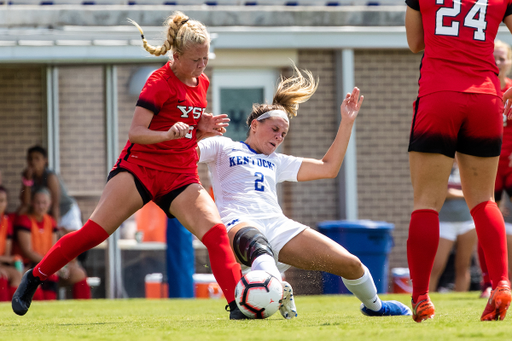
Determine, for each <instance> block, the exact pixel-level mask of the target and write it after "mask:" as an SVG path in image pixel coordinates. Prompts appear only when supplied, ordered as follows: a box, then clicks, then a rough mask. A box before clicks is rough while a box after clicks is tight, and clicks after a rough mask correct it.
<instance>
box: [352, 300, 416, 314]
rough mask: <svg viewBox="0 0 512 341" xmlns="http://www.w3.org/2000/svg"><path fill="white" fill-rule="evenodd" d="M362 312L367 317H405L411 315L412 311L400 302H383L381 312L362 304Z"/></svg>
mask: <svg viewBox="0 0 512 341" xmlns="http://www.w3.org/2000/svg"><path fill="white" fill-rule="evenodd" d="M360 309H361V312H362V313H363V315H366V316H404V315H411V314H412V313H411V309H409V307H408V306H406V305H405V304H403V303H401V302H398V301H382V307H381V308H380V310H379V311H375V310H371V309H368V308H367V307H366V306H365V305H364V304H363V303H361V308H360Z"/></svg>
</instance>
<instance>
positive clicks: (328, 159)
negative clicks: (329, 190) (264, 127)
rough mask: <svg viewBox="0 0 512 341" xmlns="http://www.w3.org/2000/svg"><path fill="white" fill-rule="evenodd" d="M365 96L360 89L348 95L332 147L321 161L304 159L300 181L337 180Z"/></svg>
mask: <svg viewBox="0 0 512 341" xmlns="http://www.w3.org/2000/svg"><path fill="white" fill-rule="evenodd" d="M363 100H364V96H360V91H359V89H358V88H354V90H352V93H348V94H347V95H346V96H345V99H344V100H343V103H342V104H341V107H340V114H341V122H340V126H339V128H338V133H337V134H336V138H335V139H334V141H333V143H332V144H331V147H329V150H327V153H325V155H324V157H323V158H322V159H321V160H317V159H304V160H303V161H302V165H301V166H300V169H299V173H298V174H297V180H298V181H309V180H317V179H327V178H335V177H336V176H337V175H338V172H339V171H340V168H341V164H342V162H343V159H344V158H345V153H346V152H347V146H348V142H349V140H350V135H351V134H352V127H353V126H354V122H355V119H356V117H357V114H358V113H359V109H360V108H361V105H362V104H363Z"/></svg>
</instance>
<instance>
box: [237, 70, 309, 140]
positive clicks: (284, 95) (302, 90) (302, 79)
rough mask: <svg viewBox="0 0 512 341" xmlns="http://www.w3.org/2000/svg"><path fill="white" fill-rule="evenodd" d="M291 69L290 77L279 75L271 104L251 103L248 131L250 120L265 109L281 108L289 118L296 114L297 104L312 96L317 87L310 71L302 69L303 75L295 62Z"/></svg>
mask: <svg viewBox="0 0 512 341" xmlns="http://www.w3.org/2000/svg"><path fill="white" fill-rule="evenodd" d="M293 71H294V75H293V76H292V77H290V78H284V77H283V76H281V80H280V81H279V84H278V85H277V90H276V93H275V94H274V98H273V99H272V104H253V106H252V112H251V114H250V115H249V117H248V118H247V125H248V126H249V132H250V127H251V122H252V121H253V120H254V119H256V118H258V117H260V116H261V115H263V114H264V113H266V112H267V111H271V110H283V111H285V112H286V113H287V114H288V117H290V118H292V117H295V116H297V110H298V109H299V104H300V103H304V102H306V101H307V100H308V99H309V98H310V97H311V96H313V94H314V93H315V91H316V89H317V88H318V81H317V80H315V78H314V77H313V74H312V73H311V71H308V70H303V72H304V74H305V76H304V75H303V74H302V72H301V71H300V70H299V69H298V68H297V66H295V64H293ZM249 132H248V133H247V135H249Z"/></svg>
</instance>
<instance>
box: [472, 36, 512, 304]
mask: <svg viewBox="0 0 512 341" xmlns="http://www.w3.org/2000/svg"><path fill="white" fill-rule="evenodd" d="M494 60H495V61H496V65H497V66H498V69H499V70H500V73H499V74H498V78H499V80H500V87H501V91H502V92H505V91H507V90H508V89H510V88H511V87H512V79H510V78H508V77H507V74H508V73H509V71H510V67H511V66H512V49H511V48H510V45H508V44H506V43H504V42H502V41H500V40H496V41H495V42H494ZM503 191H506V192H507V194H508V195H509V197H510V196H512V119H508V118H507V117H506V116H505V115H503V142H502V144H501V154H500V161H499V164H498V174H497V176H496V182H495V185H494V199H495V200H496V204H497V205H498V207H499V206H500V201H501V198H502V195H503ZM509 230H510V227H509V224H506V231H507V249H508V250H511V249H512V234H511V232H512V231H509ZM511 257H512V252H509V254H508V266H509V271H508V273H509V279H510V274H511V273H512V271H511V269H510V266H511V265H512V259H511ZM478 260H479V263H480V268H481V270H482V294H481V295H480V297H482V298H488V297H489V296H490V294H491V287H492V286H491V279H490V278H489V273H488V270H487V263H486V261H485V256H484V252H483V250H482V247H481V246H480V243H479V244H478Z"/></svg>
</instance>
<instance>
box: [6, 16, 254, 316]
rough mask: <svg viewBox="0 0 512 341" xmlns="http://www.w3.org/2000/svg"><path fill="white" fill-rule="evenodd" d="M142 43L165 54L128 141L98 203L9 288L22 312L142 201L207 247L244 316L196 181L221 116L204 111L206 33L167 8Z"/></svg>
mask: <svg viewBox="0 0 512 341" xmlns="http://www.w3.org/2000/svg"><path fill="white" fill-rule="evenodd" d="M132 23H134V24H135V25H136V26H137V28H138V29H139V30H140V32H141V37H142V41H143V45H144V48H145V49H146V50H147V51H148V52H149V53H151V54H153V55H156V56H160V55H165V54H166V53H167V52H168V51H170V52H171V53H172V59H171V60H170V61H169V62H168V63H166V64H165V65H164V66H163V67H162V68H160V69H159V70H157V71H155V72H154V73H153V74H152V75H151V76H150V77H149V79H148V80H147V82H146V84H145V86H144V88H143V89H142V92H141V94H140V97H139V100H138V102H137V106H136V108H135V113H134V117H133V120H132V123H131V126H130V130H129V141H128V143H127V144H126V146H125V148H124V149H123V151H122V153H121V155H120V157H119V159H118V161H117V163H116V164H115V166H114V167H113V169H112V171H111V172H110V174H109V176H108V181H107V184H106V186H105V189H104V190H103V194H102V196H101V198H100V200H99V203H98V206H97V207H96V209H95V210H94V212H93V213H92V215H91V217H90V219H89V220H88V221H87V222H86V224H85V225H84V226H83V227H82V228H81V229H80V230H78V231H76V232H72V233H69V234H67V235H65V236H64V237H63V238H61V239H60V240H59V241H58V242H57V243H56V244H55V246H54V247H52V249H51V250H50V251H49V252H48V253H47V255H46V256H45V257H44V258H43V260H42V261H41V262H39V263H38V264H37V265H36V266H35V267H34V269H33V270H31V271H28V272H27V273H26V274H25V275H24V276H23V279H22V282H21V284H20V286H19V287H18V290H17V291H16V293H15V294H14V297H13V300H12V307H13V310H14V312H15V313H16V314H18V315H24V314H25V313H26V312H27V310H28V308H29V307H30V303H31V300H32V295H33V292H34V290H35V287H37V284H38V283H39V282H40V281H42V280H44V279H45V278H46V277H47V276H49V275H51V274H53V273H54V272H56V271H57V270H59V269H60V268H61V267H62V266H64V265H65V264H66V263H68V262H69V261H70V260H71V259H74V258H75V257H76V256H78V255H79V254H80V253H82V252H84V251H85V250H88V249H90V248H92V247H94V246H96V245H98V244H99V243H101V242H102V241H104V240H105V239H107V238H108V236H109V235H110V234H112V233H113V232H114V231H115V230H116V229H117V228H118V227H119V225H120V224H121V223H122V222H123V221H124V220H126V219H127V218H129V217H130V216H131V215H132V214H133V213H135V212H136V211H137V210H139V209H140V208H141V207H143V206H144V205H145V204H146V203H147V202H149V201H150V200H152V201H154V202H155V203H156V204H158V205H159V206H160V207H161V208H162V209H163V210H164V211H165V212H166V214H167V215H168V216H169V217H176V218H178V220H179V221H180V222H181V223H182V224H183V225H184V226H185V227H186V228H187V229H188V230H189V231H191V232H192V233H193V234H194V235H195V236H196V237H198V239H199V240H201V241H202V242H203V244H204V245H205V246H206V247H207V249H208V253H209V255H210V263H211V267H212V271H213V274H214V275H215V277H216V279H217V282H218V283H219V285H220V287H221V288H222V290H223V292H224V296H225V297H226V299H227V301H228V303H229V305H230V308H231V310H230V318H231V319H239V318H245V315H243V313H241V312H240V310H239V309H238V308H237V306H236V303H235V300H234V289H235V286H236V284H237V283H238V281H239V280H240V277H241V270H240V266H239V265H238V263H237V262H236V260H235V257H234V255H233V253H232V251H231V249H230V245H229V239H228V236H227V233H226V228H225V226H224V225H223V224H222V221H221V219H220V215H219V213H218V211H217V208H216V206H215V203H214V202H213V200H212V198H211V197H210V195H209V194H208V192H207V191H206V190H205V189H204V188H203V187H202V186H201V184H200V181H199V177H198V173H197V161H198V157H197V153H196V146H197V142H196V140H197V138H198V137H205V136H214V135H222V132H223V131H224V127H225V126H227V125H228V124H227V122H228V121H229V119H228V118H227V115H219V116H215V117H213V116H212V115H211V114H205V112H204V111H205V109H206V104H207V102H206V91H207V89H208V85H209V80H208V78H207V77H206V76H205V75H204V74H203V71H204V69H205V67H206V65H207V63H208V55H209V48H210V36H209V34H208V32H207V30H206V27H205V26H204V25H203V24H201V23H200V22H198V21H196V20H190V19H189V18H188V17H187V16H185V15H184V14H183V13H181V12H175V13H174V14H173V15H171V16H170V17H169V18H168V20H167V22H166V26H167V28H166V32H167V39H166V41H165V42H164V43H163V45H162V46H159V47H154V46H151V45H149V44H148V42H147V41H146V39H145V38H144V34H143V32H142V29H141V28H140V27H139V26H138V25H137V24H136V23H135V22H132Z"/></svg>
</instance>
